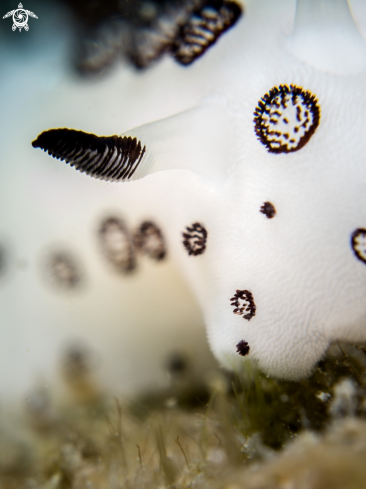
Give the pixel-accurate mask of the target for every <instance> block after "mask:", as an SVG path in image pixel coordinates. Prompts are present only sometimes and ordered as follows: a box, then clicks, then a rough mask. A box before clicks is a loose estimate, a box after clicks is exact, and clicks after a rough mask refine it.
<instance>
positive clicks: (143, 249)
mask: <svg viewBox="0 0 366 489" xmlns="http://www.w3.org/2000/svg"><path fill="white" fill-rule="evenodd" d="M134 244H135V247H136V249H137V250H138V251H139V252H140V253H142V254H143V255H146V256H148V257H149V258H151V259H152V260H156V261H160V260H163V259H164V258H165V256H166V245H165V239H164V236H163V234H162V232H161V230H160V228H159V227H158V226H157V225H156V224H155V223H153V222H152V221H144V222H143V223H141V225H140V226H139V227H138V229H137V231H136V232H135V234H134Z"/></svg>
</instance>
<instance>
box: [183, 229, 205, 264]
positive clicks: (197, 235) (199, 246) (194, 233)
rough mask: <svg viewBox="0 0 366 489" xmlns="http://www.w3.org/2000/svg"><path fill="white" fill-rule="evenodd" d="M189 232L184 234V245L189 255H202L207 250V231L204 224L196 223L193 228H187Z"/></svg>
mask: <svg viewBox="0 0 366 489" xmlns="http://www.w3.org/2000/svg"><path fill="white" fill-rule="evenodd" d="M186 230H187V232H185V233H182V236H183V238H184V240H183V245H184V247H185V249H186V250H187V251H188V255H189V256H190V255H194V256H197V255H202V253H204V251H205V249H206V243H207V235H208V233H207V231H206V228H205V227H204V226H202V224H200V223H199V222H195V223H194V224H192V225H191V227H189V226H187V227H186Z"/></svg>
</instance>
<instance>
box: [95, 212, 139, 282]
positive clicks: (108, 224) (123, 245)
mask: <svg viewBox="0 0 366 489" xmlns="http://www.w3.org/2000/svg"><path fill="white" fill-rule="evenodd" d="M99 239H100V243H101V246H102V250H103V253H104V255H105V257H106V258H107V260H108V261H109V263H110V264H111V265H113V267H114V269H115V270H116V271H117V272H119V273H129V272H132V271H133V270H134V269H135V268H136V257H135V250H134V246H133V241H132V237H131V235H130V232H129V230H128V228H127V226H126V225H125V223H124V221H122V219H120V218H118V217H108V218H106V219H104V220H103V221H102V224H101V226H100V229H99Z"/></svg>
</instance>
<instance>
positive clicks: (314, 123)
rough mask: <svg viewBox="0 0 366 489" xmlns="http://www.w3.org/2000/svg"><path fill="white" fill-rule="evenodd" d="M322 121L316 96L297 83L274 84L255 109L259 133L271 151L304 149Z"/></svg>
mask: <svg viewBox="0 0 366 489" xmlns="http://www.w3.org/2000/svg"><path fill="white" fill-rule="evenodd" d="M319 122H320V107H319V105H318V101H317V99H316V96H315V95H313V94H312V93H311V92H308V91H306V90H303V89H302V88H300V87H297V86H295V85H290V86H287V85H280V86H279V87H273V88H272V89H271V90H270V91H269V92H268V93H266V94H265V95H264V96H263V97H262V98H261V100H260V101H259V102H258V106H257V107H256V109H255V111H254V124H255V133H256V135H257V137H258V139H259V141H260V142H261V143H262V144H263V145H264V146H265V147H266V148H267V150H268V151H269V152H270V153H291V152H293V151H298V150H299V149H301V148H303V147H304V146H305V144H306V143H307V142H308V141H309V139H310V138H311V136H312V135H313V134H314V132H315V130H316V128H317V127H318V125H319Z"/></svg>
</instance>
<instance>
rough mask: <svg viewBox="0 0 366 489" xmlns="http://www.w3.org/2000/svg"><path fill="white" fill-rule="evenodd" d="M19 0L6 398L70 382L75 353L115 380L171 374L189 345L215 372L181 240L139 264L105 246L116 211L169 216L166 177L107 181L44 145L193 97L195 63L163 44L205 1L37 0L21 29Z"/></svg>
mask: <svg viewBox="0 0 366 489" xmlns="http://www.w3.org/2000/svg"><path fill="white" fill-rule="evenodd" d="M16 3H17V2H14V1H10V0H6V1H4V0H2V1H1V4H0V5H1V12H0V14H1V20H0V94H1V109H0V401H1V400H9V399H18V398H19V397H20V398H23V397H24V396H25V395H27V393H28V392H29V391H30V390H32V389H33V388H34V387H35V386H37V385H43V386H47V387H49V388H53V389H54V390H55V392H61V393H62V386H63V382H62V371H63V365H64V364H66V365H67V364H68V362H70V361H71V362H72V361H73V360H72V359H73V358H74V357H75V355H76V356H78V355H79V356H80V355H84V356H86V357H87V361H88V362H89V364H90V368H92V369H93V375H95V377H96V378H98V381H99V382H100V385H101V386H103V387H102V388H103V389H106V390H111V391H112V392H116V393H130V392H136V391H138V390H140V389H146V388H147V389H156V388H159V387H164V386H167V385H168V384H169V382H170V374H169V369H170V366H171V365H173V366H174V364H175V363H174V362H176V361H177V358H178V363H179V362H180V361H181V360H179V359H184V362H185V363H186V364H187V368H189V369H191V373H192V378H194V377H196V374H197V373H198V372H199V373H202V374H203V375H204V374H205V372H206V371H209V370H210V369H211V368H212V367H213V366H215V365H216V364H215V361H214V360H213V358H212V356H211V353H210V352H209V349H208V346H207V341H206V338H205V331H204V325H203V321H202V318H201V315H200V312H199V310H198V307H197V305H196V303H195V300H194V298H193V297H192V295H191V292H190V291H189V289H188V288H187V286H186V284H185V282H184V281H183V279H182V278H181V276H180V274H179V272H178V270H177V269H176V267H175V265H174V261H173V260H172V258H171V255H170V253H169V243H166V248H167V253H166V258H165V259H164V260H161V261H154V260H151V259H149V258H148V257H146V256H143V255H141V254H136V257H135V258H134V260H135V263H136V267H135V269H134V270H133V271H130V272H127V273H126V272H124V271H123V270H122V271H121V270H119V269H118V267H115V266H113V261H112V262H111V260H108V256H106V255H105V253H104V252H103V243H102V242H101V239H102V238H101V235H100V228H101V226H102V223H103V221H104V220H106V219H109V218H116V219H119V220H121V222H123V226H124V227H125V229H126V230H127V232H128V234H129V237H130V238H131V237H132V236H133V234H134V233H135V231H136V230H137V229H138V227H139V226H140V224H141V223H142V222H143V221H145V220H152V221H154V223H155V224H156V225H158V226H159V227H162V228H163V227H164V224H165V223H164V222H160V221H159V209H161V207H162V206H164V205H165V203H164V197H165V196H166V195H168V193H169V186H167V185H166V183H165V181H164V179H161V177H159V176H158V175H153V176H151V177H149V178H148V179H146V182H145V181H144V180H143V181H140V182H136V183H131V184H128V185H118V184H110V183H105V182H100V181H97V180H93V179H91V178H88V177H86V176H85V175H82V174H80V173H78V172H76V171H74V170H73V169H71V168H69V167H68V166H67V165H65V164H64V163H62V162H60V161H57V160H54V159H52V158H51V157H49V156H48V155H46V154H45V153H43V152H41V151H40V150H35V149H33V148H32V146H31V142H32V141H33V140H34V139H35V138H36V137H37V135H38V134H39V133H40V132H42V131H43V130H46V129H49V128H53V127H69V128H74V129H82V130H84V131H87V132H92V133H96V134H100V135H112V134H121V133H122V132H124V131H126V130H128V129H130V128H133V127H135V126H137V125H140V124H144V123H146V122H150V121H153V120H156V119H159V118H162V117H166V116H169V115H171V114H174V113H176V112H178V111H180V110H183V109H185V108H187V107H190V106H192V105H194V103H196V102H197V101H198V100H199V99H200V97H201V95H202V94H201V93H200V92H199V91H198V90H196V89H195V88H194V85H195V84H192V83H191V81H190V75H189V70H187V69H186V68H185V67H182V66H179V65H178V64H177V63H176V62H174V59H173V58H172V56H170V55H169V54H168V53H167V54H165V55H164V54H163V52H164V50H165V44H166V42H167V41H166V36H168V37H169V35H170V33H169V32H168V33H166V29H167V26H168V27H169V25H170V23H169V22H170V20H171V19H172V18H173V19H175V18H176V16H179V15H186V14H185V12H186V10H185V9H187V8H188V10H189V9H192V8H193V7H194V5H196V4H198V2H191V3H190V2H185V5H186V6H185V7H183V4H184V2H179V1H177V2H169V1H165V2H164V1H161V2H157V1H134V0H110V1H108V2H105V1H104V2H101V1H64V2H62V1H59V2H56V1H55V2H41V1H32V0H31V1H29V2H24V9H28V10H30V11H32V12H34V13H35V14H36V15H37V16H38V19H35V18H32V17H29V20H28V25H29V31H28V32H26V31H24V30H22V31H21V32H19V30H18V29H17V30H15V31H14V32H13V31H12V23H13V22H12V17H9V18H7V19H2V17H3V15H5V14H6V13H7V12H8V11H11V10H14V9H16V8H17V5H16ZM187 5H188V7H187ZM162 18H163V20H164V19H165V20H164V22H163V23H161V20H159V21H158V19H162ZM169 19H170V20H169ZM159 22H160V23H159ZM154 43H155V44H154ZM147 46H150V47H151V49H148V48H147ZM202 76H204V74H202ZM130 238H129V239H130ZM119 239H122V240H123V236H122V238H121V236H120V238H119ZM178 239H179V237H178ZM182 361H183V360H182ZM173 368H174V367H173Z"/></svg>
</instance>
